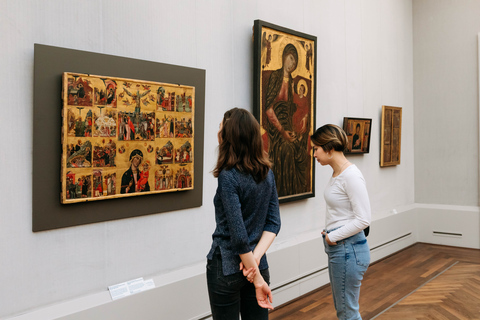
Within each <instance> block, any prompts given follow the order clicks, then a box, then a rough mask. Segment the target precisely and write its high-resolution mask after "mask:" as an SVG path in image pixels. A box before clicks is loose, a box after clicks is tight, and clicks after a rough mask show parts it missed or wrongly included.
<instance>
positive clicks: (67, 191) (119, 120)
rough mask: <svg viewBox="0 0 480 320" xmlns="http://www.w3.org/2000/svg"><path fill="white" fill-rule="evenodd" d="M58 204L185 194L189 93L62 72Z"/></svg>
mask: <svg viewBox="0 0 480 320" xmlns="http://www.w3.org/2000/svg"><path fill="white" fill-rule="evenodd" d="M62 98H63V112H62V115H63V124H62V160H61V161H62V164H61V178H62V191H61V202H62V203H65V204H68V203H76V202H85V201H94V200H104V199H115V198H120V197H129V196H139V195H146V194H152V193H163V192H172V191H180V190H191V189H193V185H194V175H193V164H194V159H193V150H194V144H193V139H194V114H195V88H194V87H191V86H184V85H176V84H168V83H160V82H149V81H142V80H132V79H123V78H113V77H108V76H95V75H86V74H78V73H68V72H65V73H64V74H63V91H62Z"/></svg>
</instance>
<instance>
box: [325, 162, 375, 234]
mask: <svg viewBox="0 0 480 320" xmlns="http://www.w3.org/2000/svg"><path fill="white" fill-rule="evenodd" d="M324 197H325V202H326V203H327V214H326V217H325V229H326V230H332V229H335V228H338V227H340V226H342V227H341V228H339V229H337V230H334V231H332V232H330V233H329V234H328V238H329V239H330V241H332V242H337V241H340V240H342V239H345V238H348V237H350V236H353V235H354V234H357V233H359V232H360V231H362V230H363V229H365V228H366V227H367V226H369V225H370V220H371V209H370V200H369V198H368V192H367V186H366V183H365V179H364V178H363V175H362V173H361V172H360V170H359V169H358V168H357V166H356V165H351V166H349V167H347V168H346V169H345V170H344V171H343V172H341V173H340V174H339V175H338V176H336V177H332V178H330V181H329V182H328V184H327V187H326V188H325V192H324Z"/></svg>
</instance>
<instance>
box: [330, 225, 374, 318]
mask: <svg viewBox="0 0 480 320" xmlns="http://www.w3.org/2000/svg"><path fill="white" fill-rule="evenodd" d="M333 230H335V229H333ZM333 230H330V231H327V233H329V232H331V231H333ZM323 243H324V245H325V252H326V253H327V255H328V272H329V276H330V285H331V287H332V295H333V303H334V304H335V310H337V317H338V319H340V320H357V319H362V317H361V316H360V312H359V311H358V310H359V305H358V299H359V298H360V285H361V282H362V279H363V274H364V273H365V271H367V268H368V265H369V264H370V248H369V247H368V243H367V239H366V238H365V234H364V233H363V231H360V232H359V233H357V234H355V235H353V236H351V237H348V238H346V239H342V240H340V241H338V242H337V245H335V246H330V245H329V244H328V243H327V242H326V241H325V236H324V237H323Z"/></svg>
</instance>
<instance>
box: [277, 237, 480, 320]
mask: <svg viewBox="0 0 480 320" xmlns="http://www.w3.org/2000/svg"><path fill="white" fill-rule="evenodd" d="M274 298H275V293H274ZM360 313H361V315H362V318H363V319H364V320H367V319H377V320H400V319H401V320H410V319H411V320H414V319H415V320H426V319H429V320H430V319H435V320H443V319H448V320H450V319H452V320H453V319H462V320H463V319H479V320H480V250H475V249H466V248H457V247H447V246H438V245H430V244H424V243H417V244H415V245H413V246H411V247H408V248H406V249H404V250H402V251H400V252H398V253H396V254H394V255H392V256H389V257H387V258H385V259H383V260H381V261H379V262H376V263H374V264H372V265H371V266H370V267H369V269H368V270H367V272H366V274H365V276H364V280H363V282H362V289H361V294H360ZM270 319H271V320H280V319H282V320H297V319H302V320H303V319H305V320H310V319H312V320H317V319H318V320H320V319H322V320H329V319H331V320H334V319H337V318H336V315H335V309H334V306H333V299H332V296H331V292H330V285H327V286H324V287H322V288H319V289H318V290H316V291H314V292H311V293H309V294H307V295H305V296H303V297H301V298H299V299H297V300H295V301H293V302H291V303H289V304H287V305H284V306H280V307H277V308H276V309H275V310H273V311H272V312H271V313H270Z"/></svg>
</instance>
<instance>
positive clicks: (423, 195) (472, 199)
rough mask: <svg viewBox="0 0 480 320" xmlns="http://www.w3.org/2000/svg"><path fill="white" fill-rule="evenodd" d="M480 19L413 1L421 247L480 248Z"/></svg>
mask: <svg viewBox="0 0 480 320" xmlns="http://www.w3.org/2000/svg"><path fill="white" fill-rule="evenodd" d="M479 16H480V2H479V1H475V0H461V1H448V0H441V1H436V0H414V1H413V57H414V62H413V70H414V105H415V108H414V119H415V121H414V122H415V125H414V128H415V136H414V141H415V147H414V154H415V156H414V159H415V160H414V162H415V202H416V203H418V205H417V215H418V217H419V221H418V227H419V228H418V230H419V234H418V238H419V240H421V241H424V242H432V243H438V244H451V245H459V244H460V243H461V242H463V241H464V240H466V239H467V238H468V239H469V240H468V241H466V242H465V243H464V245H466V246H469V247H473V248H479V247H480V237H479V230H480V219H479V216H480V213H479V208H478V194H479V153H478V152H479V148H478V145H479V111H478V110H479V80H478V79H479V63H478V61H479V43H478V41H479V40H478V34H479V32H480V20H479V19H478V17H479ZM450 234H454V235H450ZM459 235H461V236H459Z"/></svg>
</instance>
